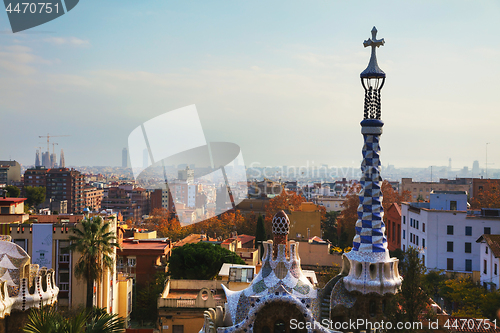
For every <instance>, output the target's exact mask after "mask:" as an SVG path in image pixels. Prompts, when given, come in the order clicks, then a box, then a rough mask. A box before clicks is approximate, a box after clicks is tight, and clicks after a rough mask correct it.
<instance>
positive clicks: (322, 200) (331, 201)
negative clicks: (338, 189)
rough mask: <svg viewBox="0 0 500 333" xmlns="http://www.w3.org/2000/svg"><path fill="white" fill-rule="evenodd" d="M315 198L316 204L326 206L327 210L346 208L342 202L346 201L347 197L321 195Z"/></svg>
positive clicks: (333, 210) (338, 210)
mask: <svg viewBox="0 0 500 333" xmlns="http://www.w3.org/2000/svg"><path fill="white" fill-rule="evenodd" d="M313 200H314V202H315V203H316V204H318V205H320V206H323V207H325V209H326V211H327V212H340V211H342V210H344V207H342V203H343V202H344V201H345V197H339V196H335V197H334V196H323V195H319V196H317V197H315V198H314V199H313Z"/></svg>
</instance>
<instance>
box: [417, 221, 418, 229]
mask: <svg viewBox="0 0 500 333" xmlns="http://www.w3.org/2000/svg"><path fill="white" fill-rule="evenodd" d="M417 229H418V220H417Z"/></svg>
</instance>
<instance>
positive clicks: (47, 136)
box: [38, 133, 69, 153]
mask: <svg viewBox="0 0 500 333" xmlns="http://www.w3.org/2000/svg"><path fill="white" fill-rule="evenodd" d="M61 136H69V135H50V134H49V133H47V135H39V136H38V137H39V138H47V152H49V153H50V138H55V137H61Z"/></svg>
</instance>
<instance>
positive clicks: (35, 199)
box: [24, 186, 45, 207]
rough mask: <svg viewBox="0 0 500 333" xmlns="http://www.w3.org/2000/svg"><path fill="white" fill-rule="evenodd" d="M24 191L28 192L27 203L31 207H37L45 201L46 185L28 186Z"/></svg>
mask: <svg viewBox="0 0 500 333" xmlns="http://www.w3.org/2000/svg"><path fill="white" fill-rule="evenodd" d="M24 193H26V203H27V204H28V206H30V207H35V206H38V205H39V204H41V203H42V202H44V201H45V187H43V186H39V187H32V186H26V187H25V188H24Z"/></svg>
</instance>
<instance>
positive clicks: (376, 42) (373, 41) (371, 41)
mask: <svg viewBox="0 0 500 333" xmlns="http://www.w3.org/2000/svg"><path fill="white" fill-rule="evenodd" d="M384 44H385V42H384V39H383V38H382V39H377V28H375V27H373V29H372V38H368V40H365V41H364V42H363V45H364V46H365V47H367V46H371V47H372V51H374V50H375V48H376V47H379V46H382V45H384Z"/></svg>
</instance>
